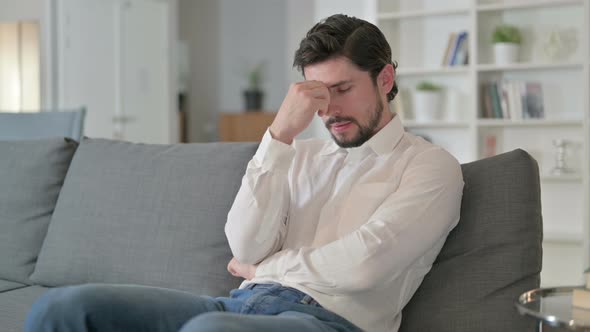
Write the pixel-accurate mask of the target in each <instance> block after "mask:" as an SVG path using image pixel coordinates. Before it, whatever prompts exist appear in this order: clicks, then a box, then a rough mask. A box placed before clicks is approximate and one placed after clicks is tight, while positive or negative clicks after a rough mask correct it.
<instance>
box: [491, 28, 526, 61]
mask: <svg viewBox="0 0 590 332" xmlns="http://www.w3.org/2000/svg"><path fill="white" fill-rule="evenodd" d="M492 41H493V43H494V59H495V63H496V64H497V65H506V64H510V63H515V62H517V61H518V51H519V49H520V43H521V41H522V37H521V35H520V31H519V30H518V28H517V27H515V26H512V25H507V24H502V25H499V26H497V27H496V29H495V30H494V33H493V34H492Z"/></svg>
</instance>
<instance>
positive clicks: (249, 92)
mask: <svg viewBox="0 0 590 332" xmlns="http://www.w3.org/2000/svg"><path fill="white" fill-rule="evenodd" d="M265 68H266V62H265V61H261V62H259V63H258V64H257V65H256V66H254V67H253V68H252V69H251V70H250V71H249V72H248V88H247V89H246V90H245V91H244V101H245V109H246V111H260V110H262V103H263V101H264V91H263V90H262V82H263V80H264V74H265V73H264V71H265Z"/></svg>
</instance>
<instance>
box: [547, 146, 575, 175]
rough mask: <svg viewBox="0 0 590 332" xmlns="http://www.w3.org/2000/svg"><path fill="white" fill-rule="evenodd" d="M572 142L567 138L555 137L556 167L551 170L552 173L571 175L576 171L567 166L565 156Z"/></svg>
mask: <svg viewBox="0 0 590 332" xmlns="http://www.w3.org/2000/svg"><path fill="white" fill-rule="evenodd" d="M570 143H571V142H570V141H568V140H565V139H554V140H553V146H554V147H555V148H556V151H555V167H553V169H552V170H551V174H552V175H569V174H573V173H575V171H574V170H573V169H571V168H569V167H568V166H567V163H566V160H565V156H566V154H567V146H568V145H569V144H570Z"/></svg>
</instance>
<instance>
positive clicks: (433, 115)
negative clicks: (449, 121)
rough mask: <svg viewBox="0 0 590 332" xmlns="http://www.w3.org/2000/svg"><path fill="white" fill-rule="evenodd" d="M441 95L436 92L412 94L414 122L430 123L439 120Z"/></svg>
mask: <svg viewBox="0 0 590 332" xmlns="http://www.w3.org/2000/svg"><path fill="white" fill-rule="evenodd" d="M442 107H443V105H442V98H441V93H440V92H438V91H419V90H418V91H415V92H414V117H415V119H416V122H432V121H436V120H440V119H441V115H442V114H441V113H442V112H441V110H442Z"/></svg>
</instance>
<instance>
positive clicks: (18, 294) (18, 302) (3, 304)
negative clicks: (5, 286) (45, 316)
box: [0, 286, 48, 332]
mask: <svg viewBox="0 0 590 332" xmlns="http://www.w3.org/2000/svg"><path fill="white" fill-rule="evenodd" d="M47 290H48V289H47V288H44V287H40V286H29V287H25V288H19V289H16V290H11V291H9V292H6V293H2V294H0V324H1V325H0V326H1V330H2V332H22V331H23V329H24V326H25V319H26V318H27V313H28V312H29V310H31V306H32V305H33V303H35V301H36V300H37V298H39V296H41V295H43V293H45V292H46V291H47Z"/></svg>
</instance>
